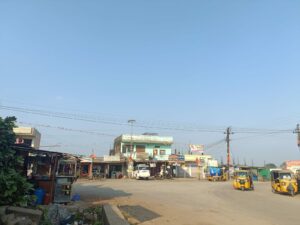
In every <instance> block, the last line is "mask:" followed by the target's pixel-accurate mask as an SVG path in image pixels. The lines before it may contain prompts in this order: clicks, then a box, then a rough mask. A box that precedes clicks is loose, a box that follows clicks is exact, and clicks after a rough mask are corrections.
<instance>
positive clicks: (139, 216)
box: [119, 205, 160, 223]
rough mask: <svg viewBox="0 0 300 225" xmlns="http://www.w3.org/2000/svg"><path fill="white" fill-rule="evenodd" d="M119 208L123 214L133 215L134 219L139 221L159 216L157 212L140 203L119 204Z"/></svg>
mask: <svg viewBox="0 0 300 225" xmlns="http://www.w3.org/2000/svg"><path fill="white" fill-rule="evenodd" d="M119 208H120V209H121V211H123V212H124V213H125V214H127V215H129V216H131V217H133V218H134V219H136V220H138V221H140V222H141V223H143V222H146V221H149V220H153V219H156V218H158V217H160V215H159V214H157V213H155V212H153V211H151V210H149V209H146V208H144V207H142V206H140V205H123V206H119Z"/></svg>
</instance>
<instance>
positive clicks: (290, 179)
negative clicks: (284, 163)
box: [271, 170, 298, 196]
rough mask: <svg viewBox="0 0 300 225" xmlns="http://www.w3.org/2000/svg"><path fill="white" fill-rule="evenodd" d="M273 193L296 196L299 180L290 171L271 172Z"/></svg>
mask: <svg viewBox="0 0 300 225" xmlns="http://www.w3.org/2000/svg"><path fill="white" fill-rule="evenodd" d="M271 186H272V192H273V193H286V194H290V195H291V196H294V195H295V194H296V193H297V192H298V185H297V180H296V178H295V176H294V174H293V172H292V171H290V170H273V171H271Z"/></svg>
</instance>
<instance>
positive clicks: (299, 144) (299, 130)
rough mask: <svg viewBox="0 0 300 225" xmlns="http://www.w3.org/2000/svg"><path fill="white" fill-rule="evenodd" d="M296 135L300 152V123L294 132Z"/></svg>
mask: <svg viewBox="0 0 300 225" xmlns="http://www.w3.org/2000/svg"><path fill="white" fill-rule="evenodd" d="M294 133H296V134H297V145H298V148H299V150H300V125H299V123H298V124H297V126H296V129H295V130H294Z"/></svg>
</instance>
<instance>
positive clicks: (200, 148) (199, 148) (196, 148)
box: [189, 145, 204, 153]
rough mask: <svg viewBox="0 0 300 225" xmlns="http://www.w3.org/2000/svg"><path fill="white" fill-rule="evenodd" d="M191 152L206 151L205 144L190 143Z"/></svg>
mask: <svg viewBox="0 0 300 225" xmlns="http://www.w3.org/2000/svg"><path fill="white" fill-rule="evenodd" d="M189 147H190V151H191V152H199V153H203V152H204V145H189Z"/></svg>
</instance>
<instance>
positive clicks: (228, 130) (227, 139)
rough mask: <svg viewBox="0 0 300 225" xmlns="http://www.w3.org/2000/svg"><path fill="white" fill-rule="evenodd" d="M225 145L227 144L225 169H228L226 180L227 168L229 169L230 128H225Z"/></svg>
mask: <svg viewBox="0 0 300 225" xmlns="http://www.w3.org/2000/svg"><path fill="white" fill-rule="evenodd" d="M224 134H226V143H227V167H228V179H229V178H230V177H229V175H230V174H229V168H230V135H231V134H233V133H232V132H231V127H227V129H226V132H225V133H224Z"/></svg>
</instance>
